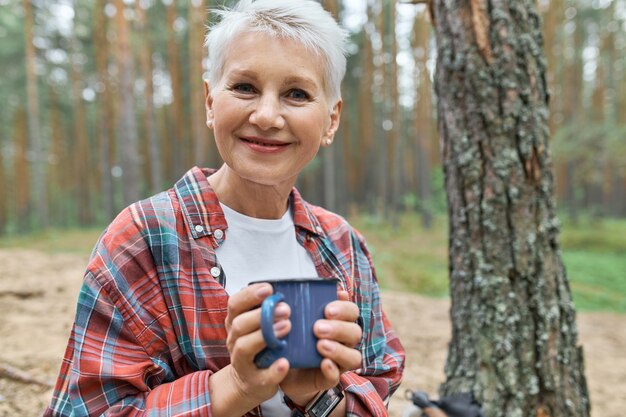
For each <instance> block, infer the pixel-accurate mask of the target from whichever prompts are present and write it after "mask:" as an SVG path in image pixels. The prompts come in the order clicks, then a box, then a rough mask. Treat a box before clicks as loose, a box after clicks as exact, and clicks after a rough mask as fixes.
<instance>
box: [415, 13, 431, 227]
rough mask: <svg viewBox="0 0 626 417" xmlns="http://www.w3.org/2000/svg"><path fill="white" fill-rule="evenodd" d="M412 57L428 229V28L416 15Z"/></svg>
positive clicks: (423, 213) (419, 184) (424, 215)
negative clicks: (414, 70)
mask: <svg viewBox="0 0 626 417" xmlns="http://www.w3.org/2000/svg"><path fill="white" fill-rule="evenodd" d="M413 39H414V55H415V69H416V74H415V78H416V80H417V101H416V105H415V118H414V129H413V130H414V139H413V142H414V145H413V148H414V149H415V151H414V153H415V158H416V159H417V161H416V164H415V165H416V167H415V175H416V177H417V178H416V183H417V194H418V197H419V202H420V213H421V217H422V226H424V228H426V229H429V228H430V227H431V226H432V223H433V216H432V213H431V210H430V205H431V200H432V190H431V179H430V170H431V166H430V153H431V146H430V144H431V141H432V138H431V132H432V123H431V120H432V119H431V117H432V116H431V110H432V107H431V83H430V76H429V74H428V67H427V63H428V56H429V53H428V50H429V47H428V45H429V43H430V42H429V41H430V28H429V25H428V24H427V21H426V19H425V18H423V17H421V16H420V15H418V16H416V17H415V22H414V24H413Z"/></svg>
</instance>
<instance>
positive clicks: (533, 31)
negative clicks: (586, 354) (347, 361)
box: [433, 0, 590, 417]
mask: <svg viewBox="0 0 626 417" xmlns="http://www.w3.org/2000/svg"><path fill="white" fill-rule="evenodd" d="M433 6H434V7H433V9H434V26H435V32H436V38H437V70H436V77H435V89H436V92H437V99H438V100H437V107H438V115H439V133H440V135H441V140H442V141H443V142H442V147H443V162H444V172H445V181H446V192H447V196H448V207H449V215H450V219H449V221H450V226H449V227H450V238H449V241H450V247H449V262H450V287H451V288H450V293H451V298H452V307H451V319H452V326H453V330H452V341H451V343H450V348H449V352H448V359H447V364H446V376H447V380H446V382H445V383H444V384H443V385H442V387H441V395H451V394H454V393H460V392H470V393H473V395H474V396H475V397H476V398H477V400H478V402H479V403H481V404H482V407H483V410H484V413H485V416H487V417H496V416H498V417H499V416H502V417H504V416H507V417H508V416H552V417H562V416H572V417H573V416H577V417H583V416H589V408H590V406H589V398H588V393H587V387H586V381H585V376H584V373H583V369H584V367H583V353H582V348H581V347H580V346H578V341H577V329H576V320H575V310H574V306H573V303H572V299H571V294H570V289H569V285H568V281H567V276H566V273H565V269H564V266H563V262H562V259H561V255H560V249H559V243H558V233H559V222H558V219H557V217H556V209H555V202H554V197H553V186H554V184H553V177H552V172H551V169H552V162H551V157H550V152H549V149H548V136H549V134H548V113H547V105H548V95H547V85H546V62H545V58H544V55H543V48H542V43H541V42H542V35H541V26H540V25H541V19H540V17H539V15H538V13H537V8H536V2H534V1H532V0H520V1H504V2H499V3H489V5H488V3H487V1H486V0H471V1H469V2H461V1H453V2H450V1H446V0H434V2H433Z"/></svg>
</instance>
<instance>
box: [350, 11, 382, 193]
mask: <svg viewBox="0 0 626 417" xmlns="http://www.w3.org/2000/svg"><path fill="white" fill-rule="evenodd" d="M367 9H368V18H369V19H368V21H371V18H372V11H371V7H370V6H368V7H367ZM371 31H372V28H371V26H369V25H368V26H366V27H365V28H363V32H362V35H363V40H362V41H363V46H362V54H361V56H362V59H361V71H362V74H361V79H360V83H359V92H358V95H359V100H358V101H359V103H358V105H359V117H358V120H359V124H358V131H359V135H358V142H357V149H358V152H356V155H355V161H356V163H355V164H354V165H355V174H354V177H353V181H354V184H357V185H358V186H357V188H356V189H355V190H354V192H355V194H356V195H357V196H358V201H359V202H360V203H365V202H366V201H367V193H368V191H367V190H369V189H371V187H373V184H371V183H369V184H368V181H367V177H368V171H369V170H371V167H372V165H371V164H370V162H371V160H372V159H373V158H372V153H373V147H374V133H375V129H376V127H375V124H374V118H375V114H374V106H373V93H374V90H373V86H374V64H373V62H374V51H373V48H372V33H371ZM368 168H369V169H368ZM351 182H352V181H351Z"/></svg>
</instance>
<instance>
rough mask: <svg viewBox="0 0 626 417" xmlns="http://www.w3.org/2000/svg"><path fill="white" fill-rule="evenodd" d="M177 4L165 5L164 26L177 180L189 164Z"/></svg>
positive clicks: (169, 0)
mask: <svg viewBox="0 0 626 417" xmlns="http://www.w3.org/2000/svg"><path fill="white" fill-rule="evenodd" d="M176 5H177V2H176V1H174V0H168V2H167V3H166V6H167V7H166V14H165V16H166V26H167V65H168V70H169V76H170V82H171V87H172V105H171V107H170V111H171V113H172V117H173V132H172V133H173V138H172V139H173V146H172V155H171V158H173V161H174V167H173V168H174V176H175V177H176V178H178V177H179V176H181V175H182V174H183V171H184V170H185V169H186V167H187V165H189V163H190V157H191V155H190V153H189V152H190V150H189V134H188V129H187V123H186V122H185V114H184V107H183V106H184V104H183V88H182V79H181V70H180V53H179V49H180V46H179V44H180V41H179V40H178V36H177V33H176V28H177V26H178V25H177V21H178V22H180V21H179V20H178V12H177V10H176Z"/></svg>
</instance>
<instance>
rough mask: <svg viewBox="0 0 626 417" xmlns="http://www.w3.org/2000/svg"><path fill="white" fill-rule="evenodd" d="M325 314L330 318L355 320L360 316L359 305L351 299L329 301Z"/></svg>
mask: <svg viewBox="0 0 626 417" xmlns="http://www.w3.org/2000/svg"><path fill="white" fill-rule="evenodd" d="M324 315H325V317H326V318H327V319H329V320H342V321H352V322H354V321H356V319H358V318H359V307H358V306H357V305H356V304H354V303H353V302H351V301H345V300H337V301H333V302H332V303H328V305H327V306H326V308H325V309H324Z"/></svg>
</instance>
